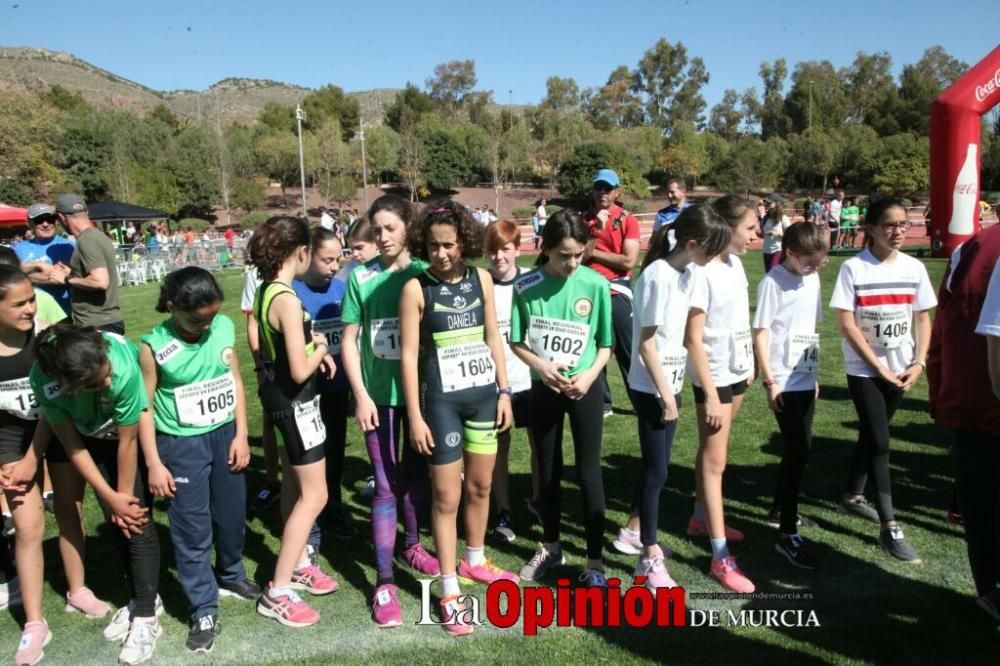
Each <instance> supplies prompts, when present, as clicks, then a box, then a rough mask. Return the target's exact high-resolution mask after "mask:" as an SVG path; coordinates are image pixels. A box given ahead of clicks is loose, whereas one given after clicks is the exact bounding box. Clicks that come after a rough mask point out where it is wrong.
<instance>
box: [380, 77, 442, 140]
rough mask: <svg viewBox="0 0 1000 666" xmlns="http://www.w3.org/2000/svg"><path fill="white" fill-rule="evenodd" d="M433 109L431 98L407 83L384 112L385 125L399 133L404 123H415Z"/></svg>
mask: <svg viewBox="0 0 1000 666" xmlns="http://www.w3.org/2000/svg"><path fill="white" fill-rule="evenodd" d="M434 108H435V106H434V100H433V99H431V96H430V95H428V94H427V93H425V92H424V91H422V90H421V89H420V88H418V87H417V86H415V85H413V84H412V83H410V82H409V81H407V83H406V86H405V87H404V88H403V89H402V90H400V91H399V92H398V93H396V98H395V99H394V100H393V101H392V104H390V105H389V107H388V108H387V109H386V110H385V123H386V125H388V126H389V127H391V128H392V129H394V130H396V131H397V132H399V131H401V129H402V127H403V125H404V123H405V122H410V123H416V122H417V121H418V120H420V117H421V116H423V115H424V114H425V113H433V112H434Z"/></svg>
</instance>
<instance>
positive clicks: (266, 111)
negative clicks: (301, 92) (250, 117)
mask: <svg viewBox="0 0 1000 666" xmlns="http://www.w3.org/2000/svg"><path fill="white" fill-rule="evenodd" d="M257 122H259V123H260V124H261V125H263V126H264V127H267V128H268V129H272V130H274V131H276V132H289V133H295V132H296V130H297V129H298V126H297V124H296V121H295V109H294V108H292V107H291V106H288V105H287V104H279V103H278V102H268V103H267V104H265V105H264V108H263V109H261V110H260V114H259V115H258V116H257Z"/></svg>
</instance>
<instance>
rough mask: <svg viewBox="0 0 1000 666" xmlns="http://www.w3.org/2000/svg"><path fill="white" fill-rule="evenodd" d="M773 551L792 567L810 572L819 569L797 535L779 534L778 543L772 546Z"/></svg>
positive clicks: (804, 543) (803, 542)
mask: <svg viewBox="0 0 1000 666" xmlns="http://www.w3.org/2000/svg"><path fill="white" fill-rule="evenodd" d="M774 550H775V552H776V553H778V554H779V555H784V557H785V558H786V559H787V560H788V561H789V562H791V563H792V566H796V567H799V568H800V569H809V570H810V571H815V570H816V569H819V565H818V564H817V563H816V558H814V557H813V556H812V553H810V552H809V548H808V547H807V546H806V542H805V539H803V538H802V537H800V536H799V535H798V534H792V535H788V534H779V535H778V541H777V542H775V544H774Z"/></svg>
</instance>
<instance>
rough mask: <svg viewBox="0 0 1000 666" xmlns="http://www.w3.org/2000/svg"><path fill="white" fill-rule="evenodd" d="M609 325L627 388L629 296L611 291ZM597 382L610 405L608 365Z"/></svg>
mask: <svg viewBox="0 0 1000 666" xmlns="http://www.w3.org/2000/svg"><path fill="white" fill-rule="evenodd" d="M611 327H612V329H613V330H614V334H615V346H614V354H615V360H616V361H617V362H618V369H619V370H621V373H622V382H623V383H624V384H625V389H626V390H628V373H629V369H630V368H631V367H632V299H631V298H630V297H628V296H625V295H624V294H616V293H614V292H611ZM597 382H599V383H600V384H601V393H602V395H603V398H602V400H603V402H604V406H605V407H611V384H610V382H608V366H604V370H603V371H602V372H601V376H600V377H599V378H598V380H597ZM597 382H595V383H597Z"/></svg>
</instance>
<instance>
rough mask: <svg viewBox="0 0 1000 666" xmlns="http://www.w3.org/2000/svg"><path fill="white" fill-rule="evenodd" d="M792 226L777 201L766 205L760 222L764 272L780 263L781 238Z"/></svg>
mask: <svg viewBox="0 0 1000 666" xmlns="http://www.w3.org/2000/svg"><path fill="white" fill-rule="evenodd" d="M790 226H792V222H791V220H789V219H788V216H787V215H785V209H784V208H782V206H781V204H780V203H778V202H777V201H772V202H770V204H769V205H768V209H767V216H766V217H765V218H764V220H763V221H762V222H761V225H760V227H761V233H762V235H763V236H762V237H763V239H764V243H763V246H762V248H761V251H762V252H763V257H764V272H765V273H767V272H768V271H770V270H771V269H772V268H774V267H775V266H777V265H778V264H780V263H781V247H782V246H781V237H782V236H783V235H784V234H785V231H786V230H787V229H788V228H789V227H790Z"/></svg>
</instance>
